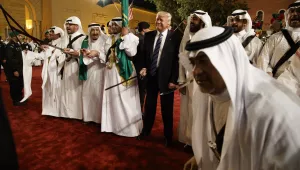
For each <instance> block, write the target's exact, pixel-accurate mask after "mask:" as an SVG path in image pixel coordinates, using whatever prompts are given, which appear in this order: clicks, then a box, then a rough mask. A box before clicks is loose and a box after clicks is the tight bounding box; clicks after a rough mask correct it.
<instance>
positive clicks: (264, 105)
mask: <svg viewBox="0 0 300 170" xmlns="http://www.w3.org/2000/svg"><path fill="white" fill-rule="evenodd" d="M260 82H261V83H259V84H256V85H254V86H256V87H253V88H255V89H256V90H255V92H254V93H251V94H248V95H247V99H246V103H245V104H246V108H247V116H249V119H251V120H252V121H264V120H265V119H275V118H276V120H277V119H278V120H280V119H281V120H284V119H285V120H286V119H293V117H294V118H297V120H298V121H299V120H300V112H299V110H300V98H299V97H298V96H296V95H295V94H294V93H293V92H292V91H291V90H289V89H288V88H287V87H285V86H284V85H282V84H280V83H279V82H278V81H277V80H275V79H273V78H271V77H270V79H269V78H266V80H264V81H260ZM291 121H292V120H291ZM299 127H300V126H299Z"/></svg>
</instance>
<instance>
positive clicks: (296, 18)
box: [291, 16, 300, 21]
mask: <svg viewBox="0 0 300 170" xmlns="http://www.w3.org/2000/svg"><path fill="white" fill-rule="evenodd" d="M291 20H292V21H293V20H300V17H299V16H294V17H291Z"/></svg>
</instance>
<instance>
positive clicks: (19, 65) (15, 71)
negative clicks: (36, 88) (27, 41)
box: [5, 31, 25, 106]
mask: <svg viewBox="0 0 300 170" xmlns="http://www.w3.org/2000/svg"><path fill="white" fill-rule="evenodd" d="M10 37H12V38H11V41H10V42H9V43H8V44H7V46H6V49H5V57H6V65H5V69H6V70H7V71H6V72H7V74H6V75H7V79H8V82H9V87H10V96H11V98H12V100H13V105H14V106H21V105H24V104H25V103H20V100H22V98H23V95H22V90H23V87H24V83H23V57H22V48H21V45H20V44H19V43H18V39H20V38H21V35H20V34H19V33H18V32H16V31H13V32H11V33H10ZM17 37H18V38H17Z"/></svg>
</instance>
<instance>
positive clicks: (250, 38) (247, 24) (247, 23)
mask: <svg viewBox="0 0 300 170" xmlns="http://www.w3.org/2000/svg"><path fill="white" fill-rule="evenodd" d="M227 24H228V26H231V27H232V28H233V29H234V35H236V36H237V37H238V38H239V40H240V42H241V43H242V45H243V47H244V48H245V51H246V53H247V55H248V57H249V61H250V63H251V64H253V65H254V66H256V65H257V58H258V57H259V53H260V51H261V49H262V47H263V44H262V42H261V40H260V39H259V38H257V37H256V34H255V32H254V30H253V29H252V19H251V17H250V15H249V14H248V12H247V11H246V10H241V9H238V10H235V11H233V13H232V14H231V16H228V18H227Z"/></svg>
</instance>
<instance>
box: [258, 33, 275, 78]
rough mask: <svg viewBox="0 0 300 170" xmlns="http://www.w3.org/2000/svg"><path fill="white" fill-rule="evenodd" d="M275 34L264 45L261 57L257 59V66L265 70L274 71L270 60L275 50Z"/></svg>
mask: <svg viewBox="0 0 300 170" xmlns="http://www.w3.org/2000/svg"><path fill="white" fill-rule="evenodd" d="M274 37H275V36H271V37H270V38H269V39H268V40H267V42H266V44H265V45H264V47H263V49H262V51H261V53H260V55H259V58H258V59H257V67H258V68H260V69H262V70H263V71H264V72H270V73H272V71H273V68H272V66H271V64H270V61H271V59H272V56H273V52H274V50H275V38H274Z"/></svg>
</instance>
